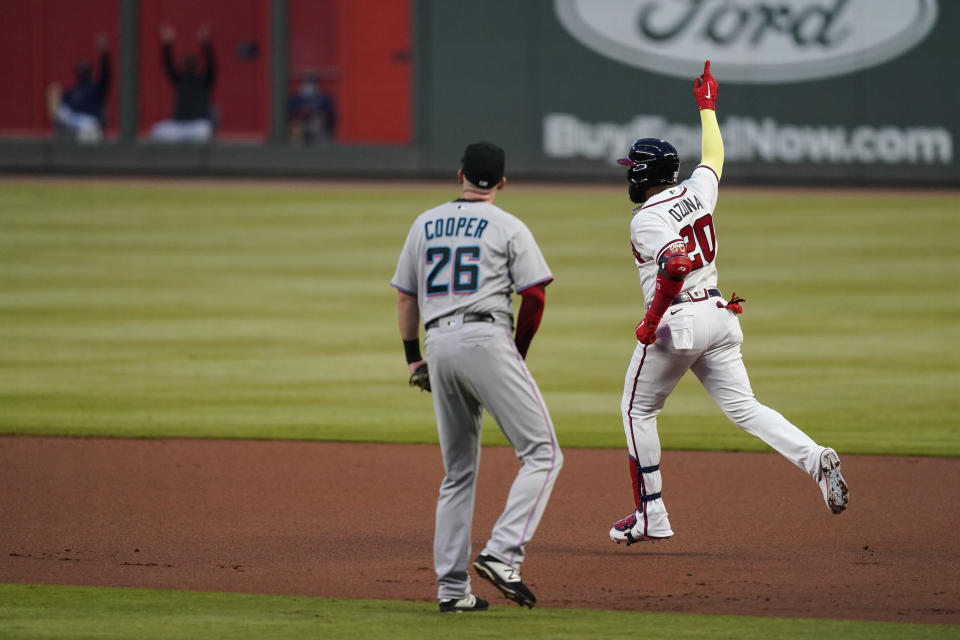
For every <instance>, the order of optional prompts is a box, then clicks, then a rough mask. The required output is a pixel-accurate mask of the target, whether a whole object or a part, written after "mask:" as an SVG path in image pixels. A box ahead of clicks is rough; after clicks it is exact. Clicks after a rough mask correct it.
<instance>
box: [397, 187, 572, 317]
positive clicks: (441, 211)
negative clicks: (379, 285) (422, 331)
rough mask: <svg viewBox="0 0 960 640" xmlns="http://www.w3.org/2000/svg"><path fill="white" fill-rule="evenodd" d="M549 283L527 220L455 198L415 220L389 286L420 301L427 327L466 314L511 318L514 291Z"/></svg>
mask: <svg viewBox="0 0 960 640" xmlns="http://www.w3.org/2000/svg"><path fill="white" fill-rule="evenodd" d="M551 280H553V275H552V274H551V273H550V268H549V267H548V266H547V262H546V260H545V259H544V257H543V253H541V251H540V248H539V247H538V246H537V243H536V241H534V238H533V234H532V233H530V229H529V228H527V225H525V224H524V223H523V221H521V220H520V219H519V218H517V217H516V216H513V215H511V214H509V213H507V212H506V211H504V210H503V209H501V208H500V207H497V206H495V205H493V204H491V203H488V202H479V201H467V200H454V201H453V202H447V203H444V204H442V205H440V206H439V207H435V208H433V209H430V210H428V211H425V212H424V213H422V214H420V216H418V217H417V219H416V220H415V221H414V222H413V225H412V226H411V227H410V232H409V233H408V234H407V240H406V242H405V243H404V245H403V250H402V251H401V253H400V258H399V260H398V261H397V270H396V273H394V275H393V279H392V280H391V281H390V284H391V285H392V286H393V287H396V288H397V289H399V290H400V291H403V292H405V293H409V294H411V295H415V296H416V297H417V302H418V304H419V307H420V316H421V318H422V319H423V322H424V323H427V322H429V321H431V320H433V319H435V318H440V317H442V316H446V315H450V314H453V313H464V312H471V313H494V314H497V315H501V314H502V315H506V316H509V317H510V318H511V319H512V317H513V307H512V306H511V304H510V296H511V294H512V292H513V290H514V289H516V291H518V292H519V291H523V290H524V289H527V288H529V287H531V286H533V285H535V284H539V283H542V282H549V281H551Z"/></svg>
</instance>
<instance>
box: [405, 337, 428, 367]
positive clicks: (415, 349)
mask: <svg viewBox="0 0 960 640" xmlns="http://www.w3.org/2000/svg"><path fill="white" fill-rule="evenodd" d="M403 353H404V355H406V356H407V364H410V363H411V362H419V361H420V360H423V357H422V356H421V355H420V338H414V339H413V340H404V341H403Z"/></svg>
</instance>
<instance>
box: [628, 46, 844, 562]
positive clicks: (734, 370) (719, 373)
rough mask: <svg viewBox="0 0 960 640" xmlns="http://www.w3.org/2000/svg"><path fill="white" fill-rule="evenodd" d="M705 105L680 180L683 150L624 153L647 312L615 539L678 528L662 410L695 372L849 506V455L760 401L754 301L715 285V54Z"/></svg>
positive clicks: (730, 411)
mask: <svg viewBox="0 0 960 640" xmlns="http://www.w3.org/2000/svg"><path fill="white" fill-rule="evenodd" d="M693 93H694V97H695V98H696V101H697V105H698V107H699V109H700V120H701V125H702V160H701V163H700V165H699V166H697V168H696V169H694V171H693V175H691V176H690V178H689V179H687V180H685V181H683V182H681V183H679V184H677V174H678V169H679V165H680V161H679V157H678V155H677V151H676V149H675V148H674V147H673V146H672V145H671V144H670V143H668V142H666V141H664V140H658V139H655V138H642V139H640V140H637V141H636V142H635V143H634V144H633V146H632V147H631V149H630V154H629V156H628V157H627V158H622V159H620V160H619V161H618V162H619V163H620V164H622V165H625V166H627V167H628V169H627V179H628V182H629V194H630V199H631V201H633V202H634V203H636V204H637V206H636V207H635V208H634V209H633V218H632V219H631V221H630V243H631V246H632V248H633V256H634V261H635V263H636V266H637V270H638V273H639V276H640V284H641V286H642V288H643V298H644V305H645V308H646V314H645V315H644V318H643V320H642V321H641V322H640V323H639V324H638V325H637V327H636V336H637V346H636V349H635V350H634V353H633V357H632V358H631V361H630V366H629V368H628V369H627V374H626V378H625V380H624V389H623V400H622V403H621V414H622V417H623V428H624V432H625V434H626V438H627V450H628V452H629V455H630V475H631V478H632V481H633V495H634V502H635V507H636V508H635V510H634V511H633V512H632V513H630V514H629V515H627V516H626V517H625V518H622V519H621V520H619V521H617V522H616V523H614V525H613V527H612V528H611V529H610V538H611V539H612V540H613V541H614V542H617V543H620V542H626V543H627V544H628V545H630V544H633V543H635V542H642V541H646V540H658V539H663V538H669V537H670V536H672V535H673V529H672V528H671V527H670V520H669V518H668V516H667V508H666V506H665V503H664V498H663V495H662V481H661V476H660V440H659V438H658V436H657V414H659V413H660V410H661V409H662V408H663V405H664V402H665V401H666V398H667V396H668V395H669V394H670V392H671V391H673V389H674V387H675V386H676V384H677V382H678V381H679V380H680V378H681V377H682V376H683V375H684V374H685V373H686V372H687V370H688V369H689V370H692V371H693V373H694V374H695V375H696V376H697V378H698V379H699V380H700V382H701V383H702V384H703V386H704V388H705V389H706V390H707V392H708V393H709V394H710V396H711V397H712V398H713V400H714V402H716V403H717V405H718V406H719V407H720V408H721V409H722V410H723V412H724V413H725V414H726V415H727V417H728V418H729V419H730V420H731V421H733V423H734V424H736V425H737V426H738V427H740V428H741V429H743V430H744V431H746V432H747V433H750V434H752V435H754V436H757V437H758V438H760V439H761V440H763V441H764V442H766V443H767V444H768V445H770V446H771V447H773V448H774V449H775V450H777V451H779V452H780V453H781V454H782V455H783V456H784V457H786V458H787V459H788V460H790V461H791V462H792V463H794V464H795V465H796V466H798V467H799V468H800V469H802V470H803V471H805V472H806V473H807V474H809V475H810V477H811V478H813V479H814V480H815V481H816V482H817V483H818V485H819V487H820V490H821V492H822V494H823V499H824V502H826V505H827V507H828V508H829V509H830V511H832V512H833V513H841V512H842V511H843V510H844V509H845V508H846V506H847V500H848V491H847V484H846V482H845V480H844V478H843V475H842V474H841V473H840V458H839V457H838V456H837V453H836V452H835V451H834V450H833V449H830V448H826V447H822V446H820V445H818V444H817V443H816V442H814V441H813V440H812V439H810V437H808V436H807V435H806V434H805V433H803V432H802V431H801V430H800V429H798V428H797V427H796V426H794V425H793V424H791V423H790V422H789V421H788V420H787V419H786V418H784V417H783V416H782V415H780V414H779V413H778V412H776V411H774V410H773V409H770V408H769V407H765V406H764V405H762V404H760V403H759V402H757V400H756V398H755V397H754V395H753V390H752V389H751V388H750V380H749V379H748V377H747V371H746V369H745V367H744V364H743V359H742V357H741V354H740V344H741V342H743V333H742V332H741V330H740V322H739V320H738V319H737V315H738V314H739V313H741V312H742V307H741V306H740V304H739V303H741V302H744V300H742V299H740V298H737V297H736V293H734V294H732V296H731V298H730V300H729V301H728V300H726V299H725V298H723V296H722V294H721V292H720V290H719V289H718V288H717V263H716V260H717V254H718V249H719V241H718V235H719V234H718V232H717V228H716V226H715V222H714V220H715V219H714V216H715V206H716V203H717V193H718V187H719V182H720V175H721V171H722V168H723V140H722V139H721V137H720V128H719V126H718V124H717V117H716V113H715V109H716V99H717V82H716V80H715V79H714V78H713V76H712V75H711V74H710V61H709V60H708V61H707V62H706V64H705V65H704V69H703V75H701V76H700V77H699V78H697V80H696V81H695V83H694V91H693Z"/></svg>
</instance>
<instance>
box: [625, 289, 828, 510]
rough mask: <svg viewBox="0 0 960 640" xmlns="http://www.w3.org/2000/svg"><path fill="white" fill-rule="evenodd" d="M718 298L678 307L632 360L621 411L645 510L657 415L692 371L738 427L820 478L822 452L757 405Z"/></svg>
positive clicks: (654, 468)
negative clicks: (674, 390) (654, 340)
mask: <svg viewBox="0 0 960 640" xmlns="http://www.w3.org/2000/svg"><path fill="white" fill-rule="evenodd" d="M717 300H718V298H709V299H707V300H703V301H700V302H687V303H683V304H679V305H673V306H671V307H670V308H669V309H668V310H667V313H666V314H665V315H664V317H663V320H662V321H661V323H660V326H659V328H658V329H657V341H656V342H654V343H653V344H652V345H643V344H640V343H637V347H636V349H635V350H634V352H633V357H632V358H631V360H630V366H629V368H628V369H627V374H626V378H625V380H624V387H623V400H622V403H621V414H622V417H623V428H624V432H625V434H626V437H627V450H628V452H629V454H630V457H631V458H632V460H631V465H633V468H632V469H631V472H633V473H634V475H635V478H634V497H635V500H636V503H637V510H638V511H644V504H646V503H647V502H651V501H654V500H659V497H660V494H661V491H662V480H661V476H660V469H659V465H660V439H659V437H658V435H657V415H658V414H659V413H660V410H661V409H663V405H664V402H666V399H667V396H668V395H670V392H672V391H673V389H674V387H675V386H676V385H677V382H679V381H680V378H682V377H683V375H684V374H685V373H686V372H687V370H688V369H689V370H691V371H693V373H694V374H695V375H696V376H697V378H698V379H699V380H700V383H701V384H703V386H704V388H705V389H706V390H707V392H708V393H709V394H710V397H712V398H713V401H714V402H716V403H717V405H718V406H719V407H720V409H722V410H723V412H724V413H725V414H726V415H727V417H728V418H729V419H730V420H731V421H732V422H733V423H734V424H735V425H737V426H738V427H740V428H741V429H743V430H744V431H746V432H747V433H749V434H751V435H754V436H756V437H758V438H760V439H761V440H763V441H764V442H766V443H767V444H768V445H770V446H771V447H773V448H774V449H775V450H776V451H778V452H780V453H781V454H782V455H783V456H784V457H785V458H787V459H788V460H789V461H790V462H792V463H793V464H795V465H796V466H798V467H799V468H800V469H802V470H803V471H804V472H806V473H807V474H808V475H809V476H810V477H811V478H813V479H814V480H817V478H818V477H819V474H820V470H819V461H820V453H821V452H822V451H823V447H821V446H819V445H818V444H817V443H816V442H814V441H813V440H812V439H810V437H809V436H807V435H806V434H805V433H803V432H802V431H801V430H800V429H798V428H797V427H796V426H794V425H793V424H791V423H790V422H789V421H788V420H787V419H786V418H784V417H783V416H782V415H780V414H779V413H778V412H776V411H774V410H773V409H771V408H769V407H766V406H764V405H762V404H760V403H759V402H757V399H756V398H755V397H754V395H753V390H752V389H751V388H750V380H749V378H748V377H747V370H746V368H745V367H744V364H743V358H742V356H741V354H740V344H741V343H742V342H743V332H742V331H741V330H740V321H739V320H738V319H737V316H736V314H734V313H733V312H732V311H730V310H728V309H726V308H721V307H718V306H717ZM722 304H726V301H723V303H722ZM658 506H659V505H658Z"/></svg>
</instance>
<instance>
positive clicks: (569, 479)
mask: <svg viewBox="0 0 960 640" xmlns="http://www.w3.org/2000/svg"><path fill="white" fill-rule="evenodd" d="M840 453H841V456H842V457H843V463H844V475H845V476H846V479H847V481H848V483H849V484H850V491H851V501H850V508H849V509H848V510H847V511H846V512H845V513H843V514H841V515H839V516H834V515H832V514H830V513H829V512H828V511H827V509H826V508H825V506H824V504H823V501H822V499H821V497H820V493H819V491H818V490H817V487H816V486H815V484H814V483H813V482H812V481H811V480H810V479H809V478H807V477H806V476H805V475H804V474H803V473H801V472H800V471H799V470H797V469H796V468H794V467H793V466H792V465H791V464H790V463H788V462H787V461H786V460H784V459H783V458H781V457H780V456H779V455H776V454H756V453H699V452H676V451H666V452H664V455H663V460H662V468H663V475H664V497H665V499H666V501H667V505H668V508H669V509H670V517H671V523H672V525H673V529H674V531H675V532H676V535H675V536H674V538H673V539H671V540H667V541H663V542H659V543H656V544H647V543H644V544H638V545H634V546H631V547H624V546H618V545H615V544H613V543H612V542H611V541H610V540H609V539H608V538H607V531H608V529H609V527H610V525H611V523H612V522H613V521H615V520H617V519H618V518H620V517H621V516H623V515H626V514H627V513H628V512H629V511H630V510H631V509H632V506H631V505H632V494H631V490H630V485H629V475H628V470H627V464H626V455H625V453H624V452H622V451H614V450H589V449H568V450H566V451H565V454H566V464H565V467H564V469H563V471H562V472H561V475H560V479H559V480H558V483H557V486H556V489H555V491H554V494H553V498H552V499H551V502H550V504H549V506H548V507H547V511H546V515H545V516H544V519H543V522H542V523H541V526H540V528H539V530H538V531H537V534H536V537H535V538H534V540H533V541H532V542H531V543H530V544H529V545H528V548H527V553H528V558H527V562H526V563H525V564H524V566H523V574H524V579H525V581H526V582H527V583H528V584H529V585H530V586H531V588H532V589H533V590H534V592H535V593H536V594H537V597H538V599H539V604H538V606H543V607H564V608H568V607H584V608H602V609H626V610H642V611H661V612H664V611H669V612H687V613H713V614H743V615H775V616H788V617H814V618H850V619H861V620H880V621H897V622H935V623H940V624H958V623H960V604H958V602H960V600H958V594H960V574H958V573H957V570H956V568H957V567H958V566H960V538H958V536H957V534H956V532H957V530H958V528H960V501H957V500H956V499H955V488H956V487H957V486H960V460H957V459H945V458H891V457H874V456H844V455H843V452H842V451H841V452H840ZM517 465H518V462H517V460H516V459H515V457H514V456H513V452H512V451H511V450H509V449H505V448H485V449H484V451H483V456H482V461H481V467H480V481H479V486H478V495H477V511H476V518H475V522H474V530H473V542H474V552H475V553H477V552H479V550H480V549H481V548H482V545H483V542H484V540H485V536H486V535H487V534H488V533H489V530H490V527H491V526H492V524H493V522H494V520H495V519H496V517H497V515H498V513H499V510H500V509H501V507H502V504H503V501H504V500H505V497H506V492H507V490H508V488H509V484H510V482H511V481H512V479H513V476H514V474H515V472H516V468H517ZM442 473H443V472H442V468H441V465H440V455H439V451H438V450H437V447H435V446H427V445H422V446H421V445H372V444H341V443H312V442H257V441H215V440H121V439H92V438H91V439H74V438H40V437H0V483H2V486H3V487H4V489H3V491H2V492H0V513H2V514H3V518H2V519H0V582H13V583H37V584H72V585H111V586H130V587H151V588H160V589H192V590H211V591H232V592H246V593H264V594H290V595H307V596H323V597H363V598H384V599H402V600H416V601H424V602H425V606H427V605H426V603H429V606H430V607H433V606H435V605H433V601H434V597H435V591H436V587H435V583H434V578H435V576H434V573H433V569H432V547H431V544H432V535H433V525H434V505H435V498H436V494H437V489H438V487H439V483H440V479H441V477H442ZM473 586H474V591H475V592H476V593H477V594H479V595H480V596H482V597H486V598H488V599H490V600H491V604H492V605H494V606H515V605H513V604H512V603H510V602H509V601H507V600H505V599H503V598H502V597H500V596H499V594H498V592H496V591H495V590H494V589H493V588H492V587H491V586H490V585H488V584H486V583H484V582H482V581H480V580H477V579H474V585H473ZM534 611H535V610H534Z"/></svg>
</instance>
